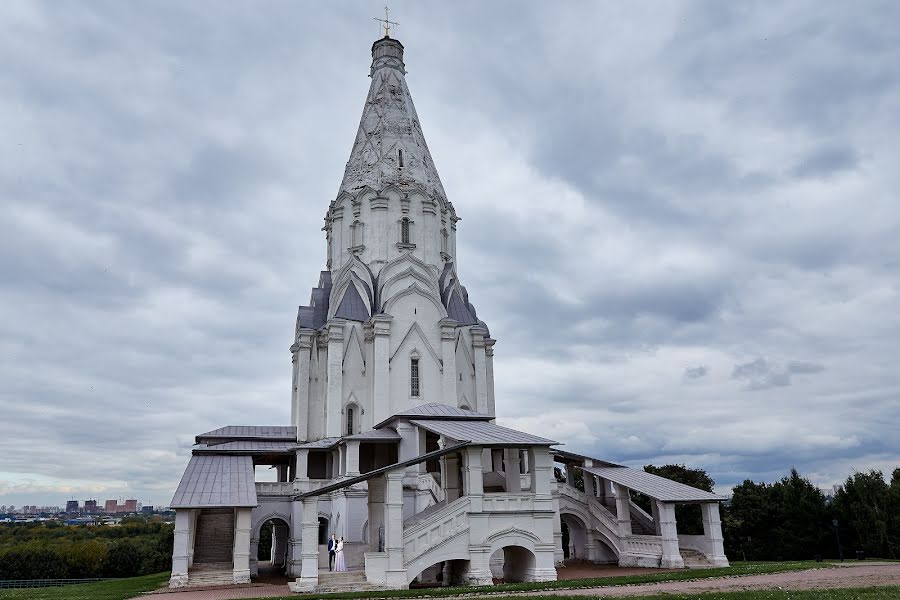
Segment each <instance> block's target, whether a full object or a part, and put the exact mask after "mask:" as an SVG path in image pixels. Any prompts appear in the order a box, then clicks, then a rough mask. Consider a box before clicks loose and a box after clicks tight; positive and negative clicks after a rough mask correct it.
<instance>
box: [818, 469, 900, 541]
mask: <svg viewBox="0 0 900 600" xmlns="http://www.w3.org/2000/svg"><path fill="white" fill-rule="evenodd" d="M898 471H900V469H895V470H894V473H893V474H892V477H891V485H888V484H887V482H886V481H885V480H884V475H883V474H882V472H881V471H876V470H871V471H868V472H865V473H854V474H853V475H851V476H850V477H848V478H847V481H845V482H844V485H843V487H842V488H841V489H839V490H838V492H837V494H836V495H835V498H834V513H835V517H836V518H837V519H838V521H839V523H840V524H842V525H843V526H844V527H842V529H841V531H842V533H844V535H846V536H847V537H846V538H845V540H844V541H845V543H846V544H847V545H848V546H850V548H852V549H857V550H863V551H865V552H866V553H867V554H869V555H870V556H880V557H884V558H896V556H897V550H898V548H897V544H898V540H900V530H898V529H900V527H898V525H900V519H898V516H897V511H898V509H900V474H898ZM847 525H849V526H850V527H849V531H847V530H846V526H847ZM848 538H849V539H848Z"/></svg>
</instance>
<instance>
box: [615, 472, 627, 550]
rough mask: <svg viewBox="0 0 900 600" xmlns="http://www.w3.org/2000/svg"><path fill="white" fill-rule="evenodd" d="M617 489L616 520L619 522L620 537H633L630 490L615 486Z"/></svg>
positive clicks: (622, 486)
mask: <svg viewBox="0 0 900 600" xmlns="http://www.w3.org/2000/svg"><path fill="white" fill-rule="evenodd" d="M615 488H616V520H617V521H618V522H619V536H620V537H625V536H629V535H631V504H630V503H629V499H630V498H629V496H628V488H627V487H625V486H624V485H620V484H618V483H617V484H615Z"/></svg>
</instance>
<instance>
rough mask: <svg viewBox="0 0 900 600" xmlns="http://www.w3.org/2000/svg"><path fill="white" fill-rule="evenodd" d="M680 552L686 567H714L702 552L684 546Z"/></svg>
mask: <svg viewBox="0 0 900 600" xmlns="http://www.w3.org/2000/svg"><path fill="white" fill-rule="evenodd" d="M680 553H681V560H683V561H684V568H686V569H711V568H712V567H713V565H712V564H711V563H710V562H709V560H707V558H706V555H705V554H703V553H702V552H697V551H696V550H688V549H686V548H682V549H681V551H680Z"/></svg>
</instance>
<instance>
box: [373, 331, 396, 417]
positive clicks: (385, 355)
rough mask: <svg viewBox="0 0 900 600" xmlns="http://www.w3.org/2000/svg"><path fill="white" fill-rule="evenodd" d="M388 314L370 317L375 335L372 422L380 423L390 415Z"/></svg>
mask: <svg viewBox="0 0 900 600" xmlns="http://www.w3.org/2000/svg"><path fill="white" fill-rule="evenodd" d="M393 319H394V317H392V316H390V315H375V316H374V317H372V334H373V336H374V337H375V342H374V344H375V367H374V369H373V371H372V372H373V374H374V376H375V382H374V383H375V385H374V387H373V397H372V412H373V413H374V414H373V415H372V423H376V424H377V423H381V422H382V421H384V420H385V419H387V418H388V417H389V416H391V414H392V412H391V397H390V391H391V383H390V364H389V363H390V358H391V348H390V336H391V321H392V320H393Z"/></svg>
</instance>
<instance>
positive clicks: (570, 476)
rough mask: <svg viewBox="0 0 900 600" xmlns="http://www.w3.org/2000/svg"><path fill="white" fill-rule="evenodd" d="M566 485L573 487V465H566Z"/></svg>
mask: <svg viewBox="0 0 900 600" xmlns="http://www.w3.org/2000/svg"><path fill="white" fill-rule="evenodd" d="M566 485H567V486H569V487H572V488H573V487H575V465H573V464H572V463H566Z"/></svg>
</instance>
